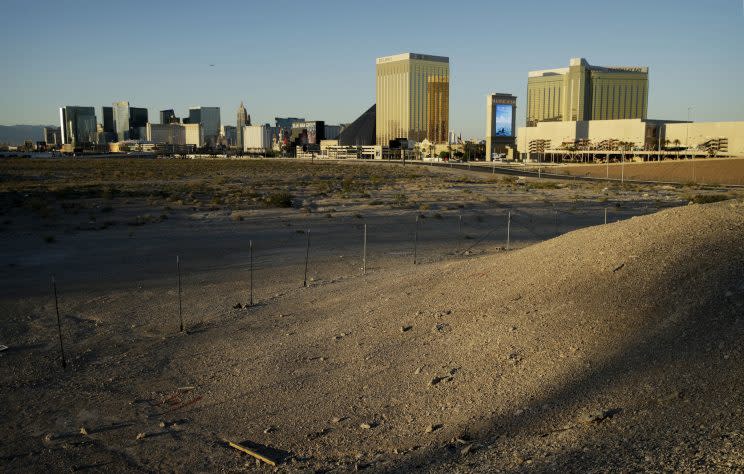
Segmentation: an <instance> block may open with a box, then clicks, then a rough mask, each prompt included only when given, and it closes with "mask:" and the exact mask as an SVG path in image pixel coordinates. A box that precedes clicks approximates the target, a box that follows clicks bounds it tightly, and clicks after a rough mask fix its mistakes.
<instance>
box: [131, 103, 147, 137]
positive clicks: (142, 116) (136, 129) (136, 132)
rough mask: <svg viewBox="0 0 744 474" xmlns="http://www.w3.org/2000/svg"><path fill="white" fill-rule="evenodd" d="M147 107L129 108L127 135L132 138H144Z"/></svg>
mask: <svg viewBox="0 0 744 474" xmlns="http://www.w3.org/2000/svg"><path fill="white" fill-rule="evenodd" d="M147 122H149V120H148V118H147V109H146V108H144V107H130V108H129V136H130V138H131V139H132V140H144V139H145V134H146V131H145V127H147Z"/></svg>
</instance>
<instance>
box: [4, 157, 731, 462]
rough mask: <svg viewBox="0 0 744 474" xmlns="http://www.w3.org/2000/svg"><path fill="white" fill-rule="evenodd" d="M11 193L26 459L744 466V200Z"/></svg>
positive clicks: (581, 186) (476, 183) (256, 176)
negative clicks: (238, 446) (62, 352)
mask: <svg viewBox="0 0 744 474" xmlns="http://www.w3.org/2000/svg"><path fill="white" fill-rule="evenodd" d="M0 199H2V201H1V202H2V216H0V219H2V223H1V225H2V227H1V231H0V239H2V248H1V249H0V265H2V268H4V269H5V271H4V272H3V273H2V274H0V279H1V283H2V284H1V285H0V315H1V316H0V317H2V325H1V326H0V327H1V329H0V344H3V345H5V346H7V349H6V350H3V351H2V352H0V374H1V375H2V380H3V385H2V389H0V394H1V395H0V396H1V397H2V399H1V401H2V403H1V404H0V433H2V436H3V439H4V442H3V443H2V447H0V463H1V464H0V465H2V466H3V470H4V471H5V472H29V471H33V472H37V471H55V472H59V471H69V470H73V471H86V470H87V471H91V472H96V471H102V470H113V471H130V472H161V471H179V472H180V471H210V472H212V471H225V472H240V471H254V470H255V471H259V472H263V471H271V470H278V471H280V472H285V471H289V472H296V471H299V472H344V471H349V470H355V469H365V470H369V471H371V472H403V471H409V470H413V469H418V470H425V471H434V472H458V471H459V472H472V471H477V472H495V471H507V472H517V471H607V470H620V471H637V470H655V471H661V470H665V471H669V470H673V471H696V470H705V471H714V470H717V471H737V470H742V469H744V444H743V443H744V431H742V429H741V426H742V422H743V421H744V413H742V408H741V407H742V406H744V405H742V402H743V401H744V400H742V399H743V398H744V396H743V395H742V391H741V389H740V387H741V385H742V381H744V380H743V376H744V369H742V359H743V357H744V352H743V350H742V346H741V341H742V336H744V318H743V316H744V315H743V314H742V311H744V252H742V248H743V247H742V244H743V243H744V242H743V241H744V202H743V201H742V199H741V196H740V195H739V194H737V192H736V191H731V190H729V189H726V188H720V187H715V186H708V187H704V186H692V187H691V186H620V185H617V184H614V185H606V184H603V183H571V182H568V183H566V182H558V181H555V182H554V181H546V180H540V181H538V180H532V179H528V180H526V183H525V184H518V183H517V181H516V180H515V178H514V177H507V176H505V177H499V176H498V175H495V176H490V175H482V174H480V173H469V172H468V171H465V170H451V169H445V168H428V167H421V166H415V167H414V166H410V165H409V166H406V167H403V166H402V165H396V164H384V165H381V164H365V163H357V162H354V163H328V162H314V163H310V162H296V161H285V160H230V161H227V160H203V161H193V160H184V161H180V160H64V161H41V160H39V161H37V160H5V161H0ZM605 211H606V212H607V224H605V223H604V222H605ZM509 216H511V219H510V217H509ZM417 220H418V227H417V224H416V222H417ZM365 226H366V229H367V245H366V249H367V252H366V261H365V258H364V250H363V249H364V240H363V236H364V229H365ZM308 237H309V238H308ZM308 241H309V242H310V245H309V251H308ZM249 242H252V246H253V257H254V258H253V262H254V263H253V273H252V275H253V276H252V277H251V271H250V268H251V266H250V261H251V258H250V257H251V254H250V251H249ZM507 247H508V249H507ZM414 254H415V258H416V264H414ZM176 256H178V257H179V258H180V261H181V294H182V297H181V314H182V317H183V321H184V326H185V328H184V329H185V330H184V331H180V330H179V329H180V327H179V326H180V320H179V293H178V275H177V267H176ZM306 256H308V258H307V259H306ZM306 262H307V279H305V265H306ZM365 263H366V265H365ZM363 267H366V272H364V271H363ZM52 275H54V277H55V281H56V287H57V293H58V305H59V313H60V323H61V324H60V326H61V329H62V330H61V334H62V344H63V347H64V350H65V359H66V362H67V367H66V368H63V367H62V366H61V357H60V336H59V332H58V326H57V319H56V312H55V300H54V297H53V294H52V287H51V276H52ZM251 280H252V281H253V285H252V288H253V305H250V304H249V302H250V294H251V291H250V289H251ZM303 281H306V283H307V286H304V285H303ZM226 440H227V441H232V442H235V443H241V445H243V446H246V447H250V448H252V449H254V450H255V451H257V452H258V453H262V454H263V455H265V456H267V457H268V458H269V459H271V460H273V461H275V462H276V464H277V465H276V466H275V467H273V466H270V465H268V464H266V463H264V462H262V461H258V460H256V459H254V458H253V457H251V456H249V455H247V454H245V453H243V452H240V451H238V450H236V449H233V448H231V447H229V446H228V445H227V444H226Z"/></svg>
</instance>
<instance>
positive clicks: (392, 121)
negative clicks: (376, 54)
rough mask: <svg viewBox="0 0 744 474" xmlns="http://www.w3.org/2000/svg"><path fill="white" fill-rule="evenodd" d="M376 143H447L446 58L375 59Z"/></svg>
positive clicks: (406, 56) (407, 56) (404, 56)
mask: <svg viewBox="0 0 744 474" xmlns="http://www.w3.org/2000/svg"><path fill="white" fill-rule="evenodd" d="M376 113H377V119H376V129H377V131H376V140H375V141H376V143H377V144H378V145H384V146H387V145H388V144H389V142H390V140H394V139H396V138H406V139H409V140H413V141H417V142H420V141H422V140H424V139H425V138H426V139H428V140H429V141H430V142H432V143H446V142H447V132H448V130H449V58H446V57H442V56H429V55H426V54H414V53H403V54H397V55H395V56H386V57H384V58H377V112H376Z"/></svg>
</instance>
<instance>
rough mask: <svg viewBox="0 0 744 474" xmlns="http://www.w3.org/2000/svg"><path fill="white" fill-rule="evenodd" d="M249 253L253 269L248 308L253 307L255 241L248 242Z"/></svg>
mask: <svg viewBox="0 0 744 474" xmlns="http://www.w3.org/2000/svg"><path fill="white" fill-rule="evenodd" d="M248 251H249V254H250V268H251V295H250V299H249V300H248V306H253V241H252V240H249V241H248Z"/></svg>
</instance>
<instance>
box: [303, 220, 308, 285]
mask: <svg viewBox="0 0 744 474" xmlns="http://www.w3.org/2000/svg"><path fill="white" fill-rule="evenodd" d="M309 259H310V229H307V246H306V247H305V278H304V279H303V280H302V286H303V287H305V288H307V261H308V260H309Z"/></svg>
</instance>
